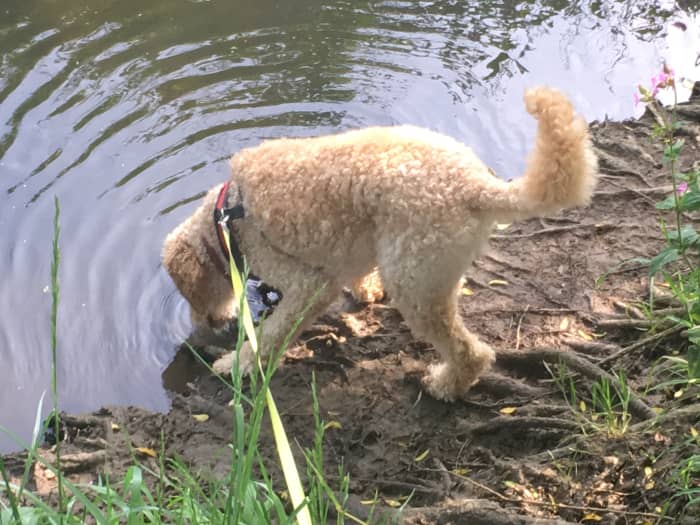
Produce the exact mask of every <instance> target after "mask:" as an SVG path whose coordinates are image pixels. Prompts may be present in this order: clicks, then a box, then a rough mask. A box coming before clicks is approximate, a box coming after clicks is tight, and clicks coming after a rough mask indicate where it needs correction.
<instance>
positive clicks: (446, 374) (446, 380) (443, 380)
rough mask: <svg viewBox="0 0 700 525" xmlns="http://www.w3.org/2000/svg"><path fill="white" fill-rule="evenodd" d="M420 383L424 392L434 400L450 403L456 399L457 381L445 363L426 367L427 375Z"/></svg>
mask: <svg viewBox="0 0 700 525" xmlns="http://www.w3.org/2000/svg"><path fill="white" fill-rule="evenodd" d="M421 383H422V384H423V389H424V390H425V392H426V393H428V394H429V395H430V396H431V397H434V398H435V399H439V400H440V401H448V402H452V401H454V400H455V399H456V398H457V395H458V392H457V381H456V378H455V376H454V374H452V373H450V371H449V368H448V366H447V364H446V363H438V364H434V365H430V366H428V373H427V374H426V375H425V376H423V379H422V381H421Z"/></svg>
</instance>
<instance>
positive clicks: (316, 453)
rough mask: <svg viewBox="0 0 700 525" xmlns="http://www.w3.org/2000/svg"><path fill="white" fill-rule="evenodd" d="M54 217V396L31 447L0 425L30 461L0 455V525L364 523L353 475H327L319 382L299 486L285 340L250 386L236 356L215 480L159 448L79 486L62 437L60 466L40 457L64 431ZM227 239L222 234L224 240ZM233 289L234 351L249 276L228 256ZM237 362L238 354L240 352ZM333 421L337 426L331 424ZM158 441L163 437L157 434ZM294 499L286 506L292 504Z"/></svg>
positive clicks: (248, 322)
mask: <svg viewBox="0 0 700 525" xmlns="http://www.w3.org/2000/svg"><path fill="white" fill-rule="evenodd" d="M55 206H56V213H55V217H54V238H53V254H52V264H51V286H52V309H51V320H50V323H51V359H52V385H51V386H52V401H53V410H52V412H51V416H50V417H49V418H47V419H45V420H44V421H43V422H42V418H41V414H42V409H43V397H42V400H41V401H40V403H39V407H38V409H37V416H36V423H35V427H34V432H33V436H32V440H31V443H29V444H23V443H22V442H21V440H19V439H17V438H16V436H14V434H12V432H11V431H10V430H9V429H5V428H3V427H0V431H4V432H6V433H8V434H9V435H10V436H13V437H14V438H15V441H16V442H17V443H18V444H20V445H21V446H22V447H23V448H24V449H25V450H26V451H27V457H26V461H25V468H24V472H23V475H22V478H21V480H16V479H15V480H13V479H10V475H9V473H8V471H7V469H6V465H5V463H4V461H3V459H2V456H0V525H20V524H22V525H25V524H28V525H34V524H36V525H44V524H58V525H63V524H66V525H74V524H75V525H78V524H83V523H86V522H91V523H96V524H98V525H113V524H118V523H127V524H128V525H140V524H146V523H148V524H165V523H168V524H178V525H179V524H182V525H205V524H206V525H209V524H211V525H214V524H217V525H218V524H253V525H255V524H268V523H277V524H280V525H283V524H290V525H291V524H299V525H306V524H308V525H311V524H313V525H318V524H325V523H327V522H328V520H329V516H330V510H331V509H333V511H334V513H335V515H336V517H335V522H336V524H337V525H342V524H344V523H345V522H346V519H347V520H348V521H351V522H353V523H357V524H360V525H366V523H367V522H366V521H363V520H362V519H360V518H358V517H356V516H353V515H351V514H348V513H347V512H346V511H345V509H344V504H345V501H346V499H347V497H348V487H349V478H348V476H347V475H346V474H344V473H343V471H342V469H340V471H339V473H338V474H339V480H340V486H339V487H338V488H337V490H336V489H333V488H332V487H331V485H330V483H329V482H328V481H327V480H326V478H325V475H324V466H323V440H324V433H325V430H326V429H327V428H328V427H329V425H330V426H332V425H333V424H334V423H333V422H331V423H328V424H326V423H324V422H323V421H322V419H321V416H320V408H319V403H318V397H317V392H316V388H315V381H314V382H313V383H312V388H311V402H312V403H313V413H314V424H315V434H314V440H313V444H312V446H311V447H310V448H307V449H305V450H301V452H302V454H303V457H304V459H305V463H306V465H305V466H306V474H307V479H308V481H307V482H308V485H309V491H308V494H307V493H306V492H305V490H304V486H303V485H302V483H301V479H300V476H299V473H298V471H297V467H296V463H295V460H294V457H293V455H292V451H291V445H290V442H289V440H288V438H287V436H286V433H285V431H284V426H283V424H282V420H281V418H280V416H279V413H278V412H277V408H276V406H275V403H274V398H273V396H272V392H271V390H270V380H271V379H272V377H273V375H274V372H275V368H276V365H277V363H278V360H279V357H280V356H281V354H282V353H283V351H284V349H285V347H286V344H287V343H288V341H286V342H285V344H284V345H282V347H281V348H279V349H277V350H276V351H275V352H272V353H271V358H270V360H269V362H268V364H267V366H266V367H263V365H262V363H261V362H260V360H259V359H258V363H257V364H258V366H257V367H256V368H255V369H254V370H253V372H252V374H251V376H250V381H249V387H248V389H244V381H243V377H242V375H241V372H240V371H239V370H238V366H237V364H238V363H237V362H236V363H235V366H234V367H233V369H232V376H231V381H230V383H228V386H229V388H230V389H231V392H232V393H233V399H232V402H231V420H232V423H233V425H232V426H233V431H232V435H231V440H230V443H229V444H228V454H229V459H230V464H231V466H230V468H229V469H228V471H227V472H226V474H225V475H224V476H223V477H221V478H215V477H211V476H207V475H206V474H203V473H200V472H195V471H193V470H191V469H190V467H189V466H188V465H186V464H185V463H183V462H182V461H180V460H178V459H177V458H167V457H166V456H165V453H164V447H161V450H160V452H159V453H157V465H158V467H157V469H156V470H151V469H150V468H148V467H147V466H144V465H142V464H139V462H138V461H137V460H136V459H135V456H133V457H134V464H132V465H131V466H129V467H128V468H127V470H126V472H125V473H124V474H123V476H121V477H120V479H118V480H117V481H114V480H111V479H110V478H108V477H106V478H100V479H98V480H97V482H96V483H94V484H90V485H84V484H76V483H73V482H71V481H70V480H69V478H68V477H67V476H66V475H65V474H64V473H63V472H62V470H61V443H60V441H61V440H60V438H57V443H56V447H55V454H56V463H55V465H54V464H52V463H50V462H48V461H47V460H46V459H44V458H43V457H41V456H39V455H38V454H37V449H38V447H39V445H40V442H41V436H43V435H44V433H45V431H46V430H47V427H48V425H53V426H54V433H55V435H56V436H60V432H59V431H60V412H59V399H58V395H57V391H58V385H57V379H56V368H57V367H56V364H57V361H58V345H57V337H56V336H57V320H58V311H59V310H58V305H59V298H60V295H59V280H58V270H59V261H60V249H59V234H60V228H59V219H60V208H59V205H58V201H57V200H56V203H55ZM227 242H228V239H227ZM231 275H232V286H233V288H234V291H235V292H236V297H237V298H238V299H239V302H240V310H239V311H240V312H241V315H239V331H238V332H239V337H238V341H237V342H236V356H238V351H239V350H240V348H241V346H242V344H243V341H244V333H245V334H246V335H247V336H248V340H249V341H250V344H251V346H252V347H253V349H254V350H255V351H256V352H257V350H258V346H257V341H258V338H257V334H256V332H255V327H254V325H253V322H252V317H251V315H250V309H249V307H248V304H247V302H246V299H245V294H244V293H243V283H244V282H245V277H244V275H242V274H241V273H239V272H238V270H237V269H236V268H235V264H234V263H233V261H231ZM236 360H237V358H236ZM265 414H268V416H269V417H270V421H271V423H272V427H273V431H274V433H275V443H276V447H277V450H278V453H279V466H280V467H281V468H282V470H283V472H284V477H285V481H286V493H287V494H289V496H290V500H291V501H287V500H286V499H284V498H283V497H282V496H281V495H280V492H279V491H278V489H277V488H276V487H275V486H274V485H273V483H272V480H271V477H270V475H269V474H268V471H267V468H266V464H265V462H266V460H265V458H263V456H262V455H261V453H260V450H259V448H258V442H259V438H260V434H261V428H262V423H263V419H264V416H265ZM335 424H337V423H335ZM162 442H164V438H163V439H162ZM35 462H38V463H40V464H41V465H42V466H43V467H44V468H45V469H46V470H48V471H51V472H53V474H54V476H55V479H56V482H57V486H56V489H57V490H56V494H55V497H52V498H44V497H42V496H40V495H38V494H36V493H34V492H32V491H31V490H29V478H30V476H29V473H30V470H31V468H32V466H33V465H34V464H35ZM290 503H291V504H290Z"/></svg>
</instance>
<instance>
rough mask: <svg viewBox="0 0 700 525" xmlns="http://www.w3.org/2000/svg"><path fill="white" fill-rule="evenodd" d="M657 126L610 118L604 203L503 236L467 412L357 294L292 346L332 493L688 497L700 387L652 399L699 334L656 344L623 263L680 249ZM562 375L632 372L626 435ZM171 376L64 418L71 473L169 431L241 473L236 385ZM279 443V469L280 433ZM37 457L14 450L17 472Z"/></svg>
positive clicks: (476, 308)
mask: <svg viewBox="0 0 700 525" xmlns="http://www.w3.org/2000/svg"><path fill="white" fill-rule="evenodd" d="M679 114H680V115H681V117H682V118H683V119H684V120H685V121H686V123H685V124H684V126H683V127H682V129H681V130H680V133H682V134H683V135H684V137H685V140H686V144H685V147H684V149H683V157H682V161H681V168H682V169H683V170H686V169H689V168H690V167H691V166H692V165H693V163H694V162H695V160H696V159H699V158H700V155H698V149H699V148H700V137H699V136H700V102H699V101H698V100H697V99H694V100H692V101H691V102H690V103H688V104H686V105H684V106H682V108H681V109H680V110H679ZM652 124H653V117H652V116H651V115H645V117H643V118H642V119H641V120H640V121H627V122H621V123H616V122H601V123H593V124H592V125H591V129H592V132H593V136H594V142H595V145H596V148H597V150H598V154H599V156H600V161H601V180H600V184H599V186H598V188H597V191H596V195H595V198H594V201H593V203H592V205H591V206H590V207H588V208H586V209H581V210H574V211H567V212H566V213H564V214H562V215H560V216H557V217H552V218H548V219H542V220H532V221H528V222H523V223H517V224H513V225H509V226H507V227H503V228H499V229H498V230H497V231H495V232H494V235H493V239H492V242H491V248H490V249H489V251H488V252H487V253H486V254H485V255H484V256H483V257H481V258H480V259H479V260H478V261H477V262H476V263H475V265H474V268H473V269H472V271H471V272H470V273H469V274H468V277H467V281H466V283H465V292H464V296H463V298H462V300H461V312H462V315H463V318H464V321H465V323H466V325H467V326H468V327H469V329H471V330H473V331H474V332H476V333H477V334H479V336H480V337H482V338H483V339H484V340H486V341H487V342H488V343H489V344H491V345H492V346H493V348H494V349H495V350H496V351H497V352H498V359H497V363H496V366H495V367H494V369H493V370H492V372H490V373H489V374H488V375H486V376H485V377H484V378H483V379H482V381H481V382H480V383H479V384H478V385H477V386H476V387H474V388H473V389H472V391H470V392H469V394H468V395H467V396H465V398H464V399H462V400H460V401H458V402H456V403H454V404H446V403H441V402H438V401H435V400H433V399H431V398H430V397H428V396H427V395H422V393H421V389H420V383H419V378H420V377H421V376H422V374H423V373H424V371H425V368H426V366H427V365H428V364H429V363H430V362H432V361H434V360H436V359H437V356H436V355H435V353H434V351H433V350H432V348H430V347H429V346H427V345H425V344H422V343H420V342H417V341H415V340H414V339H413V338H412V337H411V335H410V333H409V331H408V329H407V327H406V325H405V324H404V323H403V321H402V319H401V317H400V315H399V314H398V312H397V311H396V310H394V309H393V308H391V305H390V304H388V303H387V304H377V305H371V306H364V307H363V306H361V305H356V304H353V303H352V301H351V300H350V299H349V298H344V299H343V300H341V301H339V302H338V303H336V304H335V305H334V307H333V309H332V310H331V311H330V312H329V313H328V314H327V315H325V316H324V317H322V318H321V319H320V320H319V321H318V322H317V323H316V324H315V325H314V326H313V327H312V328H311V329H310V330H309V331H307V332H306V333H304V334H303V337H302V340H301V342H300V344H299V345H297V346H295V347H294V348H292V349H290V351H289V352H288V353H287V355H286V356H285V358H284V360H283V362H282V366H281V367H280V369H279V371H278V372H277V374H276V376H275V378H274V380H273V382H272V389H273V391H274V395H275V398H276V400H277V402H278V405H279V409H280V411H281V413H282V417H283V419H284V422H285V425H286V428H287V432H288V434H289V435H290V437H292V438H293V439H296V440H297V441H298V442H299V443H300V444H301V445H302V446H310V444H311V440H312V427H313V420H312V413H311V392H310V387H309V384H310V381H311V374H312V372H314V371H315V374H316V380H317V384H318V392H319V399H320V405H321V411H322V416H323V418H324V419H325V420H326V421H331V420H333V421H337V422H338V423H339V424H340V425H338V428H331V429H329V430H328V433H327V439H326V443H325V445H326V465H327V474H328V475H329V479H331V480H332V479H333V475H334V474H335V473H336V472H337V466H338V465H339V464H341V463H342V464H343V465H345V466H346V468H347V470H348V471H349V474H350V480H351V485H350V490H351V493H352V494H353V496H354V499H353V502H352V504H353V505H355V506H356V507H357V508H356V509H355V511H356V512H357V513H360V514H361V512H362V505H361V504H360V503H359V501H360V500H363V499H367V498H371V497H373V496H374V494H375V493H378V494H379V495H380V503H381V502H384V503H386V502H387V501H401V500H402V498H404V497H406V496H408V495H409V494H411V493H413V497H412V499H411V500H410V503H409V510H408V511H407V512H406V513H405V520H406V522H409V523H416V524H418V523H421V524H422V523H469V524H472V523H484V524H486V523H488V524H499V523H542V524H545V523H579V522H581V521H582V520H583V521H586V520H589V521H598V522H601V523H613V524H618V523H619V524H623V523H625V524H626V523H654V522H655V517H654V513H655V512H656V511H655V509H657V507H662V506H663V505H664V502H666V501H667V499H668V498H669V497H670V496H671V495H672V493H673V490H674V489H673V487H672V486H671V485H670V484H669V479H670V478H669V476H670V473H671V472H672V471H673V469H674V468H675V466H676V465H677V463H678V461H679V460H680V458H681V457H688V456H689V455H690V454H691V453H693V448H692V447H693V445H692V444H691V443H690V442H689V440H688V436H689V429H690V427H691V426H693V425H697V423H698V419H699V416H700V403H698V400H697V398H695V397H692V396H691V395H689V394H688V393H683V394H681V395H680V396H678V395H677V394H676V393H675V392H673V391H669V390H654V391H649V390H648V387H649V386H650V385H653V384H656V383H657V382H658V380H657V378H656V377H655V373H656V370H657V369H656V368H655V364H657V362H658V358H659V357H660V356H661V355H663V354H664V353H665V352H667V351H669V350H672V349H679V348H682V345H683V339H682V338H681V337H680V335H679V334H678V333H677V332H675V333H673V331H670V332H669V333H666V334H665V335H664V337H661V338H660V337H656V338H655V337H654V334H655V333H658V332H659V331H656V332H653V331H652V332H649V331H648V328H649V327H648V326H645V323H644V322H643V319H636V322H635V321H634V319H635V313H636V312H635V310H634V309H629V308H626V307H625V306H624V305H629V304H631V303H634V302H635V301H638V300H643V299H644V298H645V297H646V294H647V290H648V284H649V280H648V277H647V273H646V268H644V267H642V266H641V265H639V264H626V265H623V266H620V263H622V262H623V261H627V260H629V259H632V258H635V257H651V256H653V255H655V254H656V253H658V251H659V249H660V248H661V246H662V245H663V241H662V238H661V235H660V231H659V227H658V215H657V211H656V209H655V207H654V204H655V202H657V201H658V200H660V199H661V198H663V197H664V196H665V195H666V194H667V193H668V192H669V190H670V181H669V179H668V174H667V171H666V170H665V168H664V167H663V166H662V164H661V162H660V159H661V151H660V148H659V147H658V146H657V145H655V143H654V142H653V141H652V139H651V127H652ZM611 270H612V271H611ZM605 273H607V274H608V276H607V278H606V279H605V280H603V281H602V282H600V283H598V284H597V281H598V279H599V278H600V277H601V276H602V275H603V274H605ZM637 343H638V344H637ZM631 344H635V346H634V347H632V348H630V346H629V345H631ZM562 362H563V363H565V366H566V369H567V370H568V371H569V372H572V373H573V374H574V377H575V382H576V385H577V389H579V391H580V392H590V386H591V384H592V383H593V382H594V381H596V380H598V379H600V378H601V377H605V378H608V379H610V380H611V381H615V379H614V377H613V376H611V375H610V372H611V371H614V370H624V371H625V373H626V374H627V378H628V380H629V383H630V385H631V386H632V389H633V391H634V392H635V395H634V397H633V400H632V402H631V404H630V413H631V415H632V419H631V421H630V422H629V425H630V429H629V430H628V431H627V433H625V435H624V436H623V437H620V438H609V437H608V436H607V435H606V434H605V433H596V434H590V433H589V434H587V435H584V434H583V433H582V432H581V419H580V416H578V417H577V416H576V415H575V411H574V410H572V409H571V407H570V406H569V405H568V404H567V403H566V401H565V399H564V396H563V394H562V391H561V389H560V388H559V386H558V385H557V384H556V382H555V381H553V380H552V375H551V374H550V371H549V370H548V367H549V369H552V370H555V371H556V370H557V367H558V366H561V363H562ZM183 374H184V375H185V376H186V381H183V379H182V377H183ZM164 381H165V383H166V385H168V384H170V385H173V387H174V388H175V389H176V390H178V392H176V393H173V406H172V410H171V411H170V412H169V413H168V414H154V413H150V412H147V411H145V410H142V409H139V408H125V407H112V408H105V409H103V410H101V411H99V412H96V413H94V414H90V415H85V416H67V417H66V418H65V422H66V425H67V432H66V443H65V449H64V450H65V452H64V453H65V454H67V455H69V457H70V458H71V459H72V461H73V463H72V466H71V470H72V475H74V476H77V477H78V478H80V479H82V480H84V481H88V480H94V479H96V476H97V474H98V473H104V472H111V473H118V472H122V471H123V470H124V469H125V468H126V466H127V465H129V464H130V463H131V461H132V457H131V452H130V448H131V447H148V448H153V449H156V450H157V449H159V448H160V447H161V435H163V436H164V439H165V442H164V444H163V446H164V448H165V453H166V456H177V457H180V458H182V459H183V460H184V461H186V462H187V463H189V464H191V465H193V466H194V467H195V468H196V469H202V470H204V471H213V472H214V473H220V472H223V471H224V469H226V468H227V459H226V457H227V454H225V453H222V452H223V451H224V450H225V446H226V444H227V442H228V440H229V437H230V434H231V418H230V415H229V410H228V408H227V404H228V402H229V400H230V393H229V391H228V390H227V389H226V388H225V387H224V386H223V385H222V384H221V383H220V382H219V381H218V380H217V379H215V378H213V377H211V376H210V375H208V374H206V373H204V371H203V370H202V368H201V366H200V365H198V364H197V363H196V362H195V361H194V359H193V358H192V357H190V356H189V355H188V354H186V353H183V354H181V355H179V356H178V357H177V359H176V361H175V363H174V364H173V365H172V366H171V368H170V369H169V370H167V371H166V372H165V374H164ZM658 413H662V414H663V415H662V416H661V417H657V414H658ZM193 414H207V415H208V416H209V419H208V420H207V421H205V422H199V421H197V420H195V419H194V418H193V417H192V415H193ZM261 448H262V450H263V451H264V453H265V455H266V456H267V457H269V458H270V465H271V466H272V465H273V463H274V461H275V452H274V448H273V443H272V439H271V437H270V435H269V433H266V434H265V435H264V436H263V439H262V445H261ZM694 452H697V450H695V451H694ZM46 453H47V454H48V453H50V452H49V451H47V452H46ZM22 459H23V458H22V455H13V456H9V457H8V463H9V467H10V470H11V472H13V473H14V474H15V475H19V474H20V471H21V466H22V465H23V461H22ZM140 459H141V460H142V461H143V462H144V463H146V464H149V463H151V462H155V460H154V459H152V458H149V457H147V456H144V457H142V458H140ZM151 466H152V467H154V468H155V467H156V465H155V463H153V465H151ZM272 473H273V475H277V473H275V472H274V468H273V472H272ZM34 476H35V478H34V482H35V484H36V486H37V488H38V489H39V490H41V491H50V490H51V489H52V488H53V485H52V483H51V481H50V480H47V479H45V477H42V469H41V468H40V467H37V468H35V469H34ZM278 479H279V478H278ZM279 486H280V487H281V486H282V485H281V480H280V485H279ZM679 513H680V502H679V501H676V502H673V503H671V505H670V507H669V508H668V515H670V516H676V517H678V516H679V515H680V514H679ZM683 519H685V520H686V521H685V522H687V523H695V522H696V521H695V518H694V517H692V516H687V517H685V518H683ZM666 522H668V523H672V522H674V521H671V520H667V521H666ZM675 522H678V523H680V522H682V521H681V518H680V517H678V518H677V519H676V520H675Z"/></svg>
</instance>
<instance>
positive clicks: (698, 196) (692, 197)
mask: <svg viewBox="0 0 700 525" xmlns="http://www.w3.org/2000/svg"><path fill="white" fill-rule="evenodd" d="M671 198H673V196H671ZM679 206H680V209H681V210H682V211H696V210H700V192H695V191H689V192H686V193H684V194H683V197H682V198H681V202H680V205H679Z"/></svg>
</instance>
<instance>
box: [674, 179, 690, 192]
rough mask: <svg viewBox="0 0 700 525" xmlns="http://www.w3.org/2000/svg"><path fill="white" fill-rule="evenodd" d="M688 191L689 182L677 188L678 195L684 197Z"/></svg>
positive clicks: (682, 183)
mask: <svg viewBox="0 0 700 525" xmlns="http://www.w3.org/2000/svg"><path fill="white" fill-rule="evenodd" d="M686 191H688V183H687V182H685V181H683V182H681V183H680V184H679V185H678V186H676V193H677V194H678V195H683V194H684V193H685V192H686Z"/></svg>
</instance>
